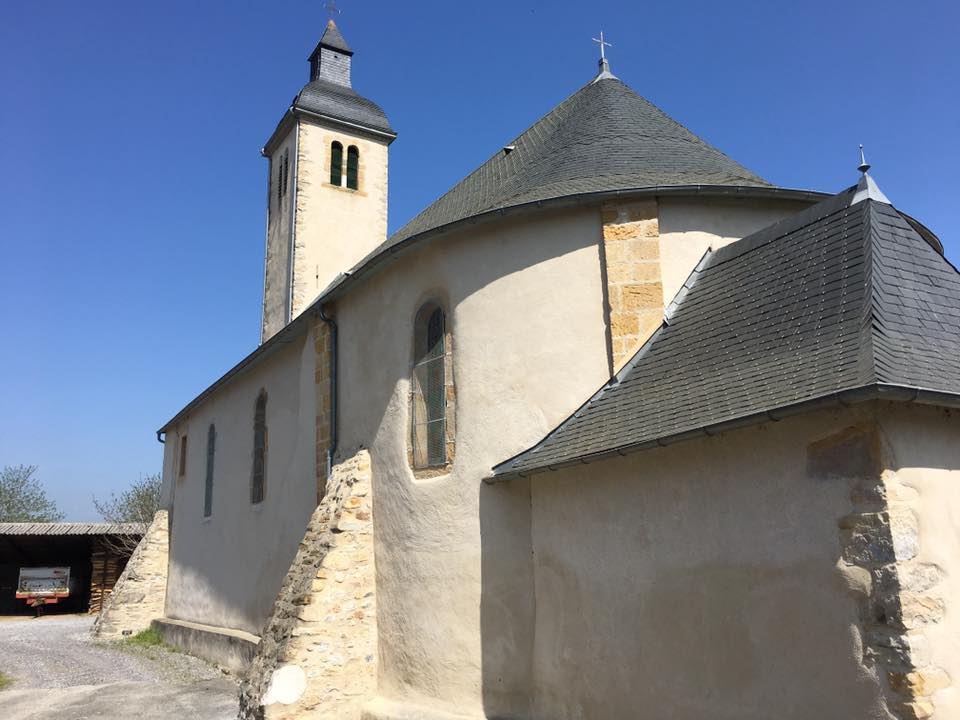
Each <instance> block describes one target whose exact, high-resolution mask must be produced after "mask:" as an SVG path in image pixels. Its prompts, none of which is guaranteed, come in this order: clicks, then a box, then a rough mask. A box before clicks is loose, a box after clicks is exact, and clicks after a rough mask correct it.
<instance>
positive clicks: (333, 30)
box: [320, 20, 353, 55]
mask: <svg viewBox="0 0 960 720" xmlns="http://www.w3.org/2000/svg"><path fill="white" fill-rule="evenodd" d="M320 47H328V48H330V49H331V50H337V51H339V52H342V53H346V54H347V55H353V50H351V49H350V46H349V45H347V41H346V40H345V39H344V37H343V35H342V34H341V33H340V28H338V27H337V24H336V23H335V22H334V21H333V20H328V21H327V27H326V29H325V30H324V31H323V35H322V36H321V37H320Z"/></svg>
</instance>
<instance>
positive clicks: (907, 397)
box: [484, 383, 960, 484]
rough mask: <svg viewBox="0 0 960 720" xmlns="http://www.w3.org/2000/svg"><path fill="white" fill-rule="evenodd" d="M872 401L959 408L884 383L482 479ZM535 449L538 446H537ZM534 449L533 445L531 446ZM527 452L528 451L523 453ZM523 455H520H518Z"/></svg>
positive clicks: (954, 398)
mask: <svg viewBox="0 0 960 720" xmlns="http://www.w3.org/2000/svg"><path fill="white" fill-rule="evenodd" d="M873 400H887V401H890V402H901V403H916V404H919V405H934V406H937V407H949V408H960V394H957V393H950V392H943V391H940V390H932V389H927V388H915V387H909V386H904V385H890V384H885V383H873V384H871V385H864V386H862V387H857V388H849V389H847V390H841V391H839V392H836V393H832V394H830V395H824V396H820V397H816V398H811V399H810V400H804V401H802V402H799V403H793V404H790V405H784V406H780V407H776V408H771V409H769V410H763V411H761V412H757V413H752V414H750V415H744V416H741V417H737V418H731V419H730V420H724V421H723V422H719V423H712V424H707V425H702V426H699V427H695V428H691V429H688V430H683V431H681V432H678V433H673V434H670V435H664V436H661V437H656V438H652V439H650V440H645V441H644V442H641V443H632V444H630V445H624V446H621V447H617V448H611V449H609V450H604V451H603V452H597V453H590V454H587V455H581V456H578V457H575V458H571V459H569V460H565V461H563V462H559V463H554V464H548V465H542V466H537V467H533V468H528V469H526V470H505V471H503V472H498V471H497V467H503V466H504V465H506V464H507V463H510V462H512V461H513V460H515V459H516V457H519V456H514V457H513V458H510V459H509V460H507V461H505V462H504V463H501V464H500V465H498V466H495V467H494V468H493V474H492V475H491V476H489V477H487V478H484V482H485V483H487V484H495V483H500V482H506V481H508V480H513V479H515V478H518V477H530V476H531V475H538V474H542V473H545V472H548V471H556V470H562V469H563V468H567V467H572V466H574V465H587V464H590V463H594V462H597V461H600V460H606V459H610V458H613V457H618V456H623V455H629V454H631V453H635V452H640V451H642V450H649V449H651V448H655V447H665V446H667V445H673V444H675V443H678V442H683V441H685V440H692V439H696V438H704V437H711V436H713V435H718V434H720V433H723V432H729V431H731V430H739V429H741V428H746V427H752V426H755V425H759V424H761V423H765V422H779V421H780V420H784V419H786V418H789V417H793V416H796V415H802V414H805V413H810V412H815V411H817V410H825V409H829V408H835V407H849V406H851V405H858V404H862V403H865V402H870V401H873ZM538 445H539V443H538ZM534 447H536V445H535V446H534ZM525 452H529V451H525ZM521 454H523V453H521Z"/></svg>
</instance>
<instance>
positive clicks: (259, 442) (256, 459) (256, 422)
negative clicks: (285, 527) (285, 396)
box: [250, 390, 267, 504]
mask: <svg viewBox="0 0 960 720" xmlns="http://www.w3.org/2000/svg"><path fill="white" fill-rule="evenodd" d="M266 475H267V392H266V390H261V391H260V394H259V395H258V396H257V405H256V407H255V408H254V411H253V477H252V478H251V481H250V502H252V503H254V504H256V503H259V502H263V497H264V486H265V483H266Z"/></svg>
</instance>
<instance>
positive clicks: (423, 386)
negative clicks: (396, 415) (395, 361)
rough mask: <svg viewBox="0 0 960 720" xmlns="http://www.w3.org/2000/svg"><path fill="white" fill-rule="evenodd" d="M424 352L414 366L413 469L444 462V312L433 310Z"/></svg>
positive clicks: (445, 456)
mask: <svg viewBox="0 0 960 720" xmlns="http://www.w3.org/2000/svg"><path fill="white" fill-rule="evenodd" d="M425 340H426V343H425V346H426V347H425V352H424V353H423V355H422V356H421V360H420V361H419V362H418V363H417V364H416V365H415V366H414V372H413V376H414V402H413V438H412V439H413V443H412V444H413V465H414V467H415V468H426V467H432V466H436V465H444V464H445V463H446V462H447V448H446V422H445V420H446V417H445V414H446V388H445V386H444V377H445V374H446V373H445V368H444V361H445V357H444V339H443V311H442V310H439V309H437V310H434V311H433V313H432V314H431V316H430V319H429V321H428V323H427V328H426V338H425Z"/></svg>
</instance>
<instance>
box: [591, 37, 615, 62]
mask: <svg viewBox="0 0 960 720" xmlns="http://www.w3.org/2000/svg"><path fill="white" fill-rule="evenodd" d="M591 39H592V40H593V41H594V42H595V43H599V44H600V61H601V62H602V61H604V60H606V59H607V56H606V53H604V51H603V48H604V47H613V45H612V44H611V43H608V42H607V41H606V40H604V39H603V30H601V31H600V38H599V39H597V38H591Z"/></svg>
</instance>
